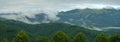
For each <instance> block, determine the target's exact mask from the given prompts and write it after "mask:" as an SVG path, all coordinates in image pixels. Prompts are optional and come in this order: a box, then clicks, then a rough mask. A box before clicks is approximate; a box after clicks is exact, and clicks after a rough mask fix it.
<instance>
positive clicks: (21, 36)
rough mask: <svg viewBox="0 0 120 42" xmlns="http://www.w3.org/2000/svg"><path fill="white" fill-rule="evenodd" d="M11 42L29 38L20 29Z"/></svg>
mask: <svg viewBox="0 0 120 42" xmlns="http://www.w3.org/2000/svg"><path fill="white" fill-rule="evenodd" d="M13 42H31V40H30V38H29V36H28V35H27V33H26V32H25V31H20V32H18V34H17V35H16V37H15V38H14V39H13Z"/></svg>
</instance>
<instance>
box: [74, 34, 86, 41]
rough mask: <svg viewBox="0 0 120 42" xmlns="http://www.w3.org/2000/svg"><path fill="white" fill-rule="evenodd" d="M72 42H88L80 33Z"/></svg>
mask: <svg viewBox="0 0 120 42" xmlns="http://www.w3.org/2000/svg"><path fill="white" fill-rule="evenodd" d="M73 42H88V38H87V37H86V35H85V34H84V33H82V32H80V33H78V34H77V35H76V36H75V37H74V41H73Z"/></svg>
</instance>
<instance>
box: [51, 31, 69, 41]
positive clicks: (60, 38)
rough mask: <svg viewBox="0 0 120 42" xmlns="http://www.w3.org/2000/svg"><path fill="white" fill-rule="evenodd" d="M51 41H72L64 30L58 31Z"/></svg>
mask: <svg viewBox="0 0 120 42" xmlns="http://www.w3.org/2000/svg"><path fill="white" fill-rule="evenodd" d="M51 42H70V38H69V36H68V35H66V34H65V33H64V32H61V31H59V32H57V33H56V34H55V35H54V37H53V38H52V40H51Z"/></svg>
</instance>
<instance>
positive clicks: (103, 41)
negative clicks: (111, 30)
mask: <svg viewBox="0 0 120 42" xmlns="http://www.w3.org/2000/svg"><path fill="white" fill-rule="evenodd" d="M95 42H108V39H107V36H105V35H104V33H100V34H98V35H97V36H96V39H95Z"/></svg>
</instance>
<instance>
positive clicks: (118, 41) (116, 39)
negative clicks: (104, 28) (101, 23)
mask: <svg viewBox="0 0 120 42" xmlns="http://www.w3.org/2000/svg"><path fill="white" fill-rule="evenodd" d="M109 41H110V42H120V34H114V35H112V36H111V37H110V39H109Z"/></svg>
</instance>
